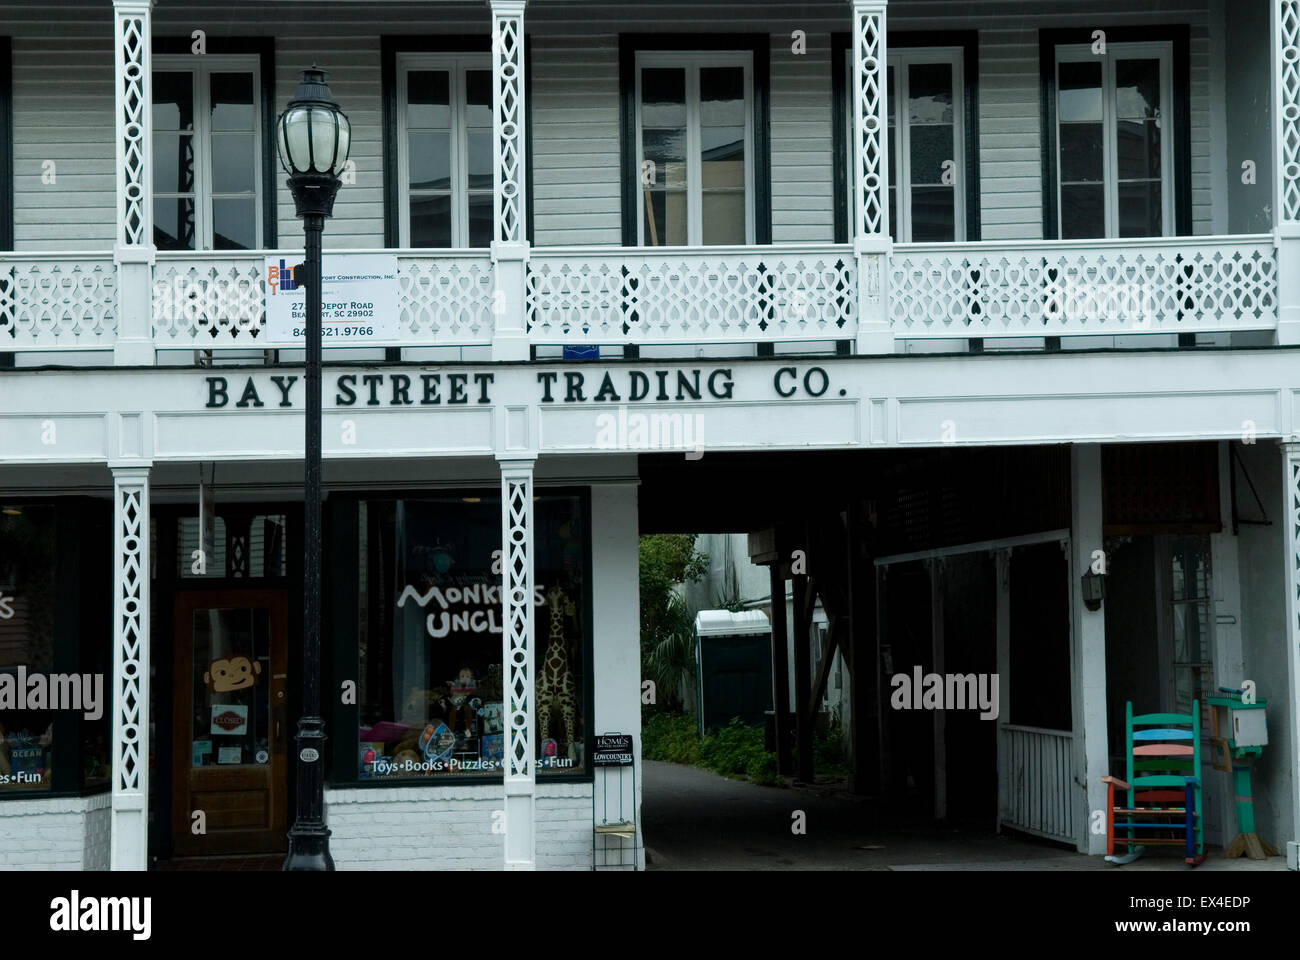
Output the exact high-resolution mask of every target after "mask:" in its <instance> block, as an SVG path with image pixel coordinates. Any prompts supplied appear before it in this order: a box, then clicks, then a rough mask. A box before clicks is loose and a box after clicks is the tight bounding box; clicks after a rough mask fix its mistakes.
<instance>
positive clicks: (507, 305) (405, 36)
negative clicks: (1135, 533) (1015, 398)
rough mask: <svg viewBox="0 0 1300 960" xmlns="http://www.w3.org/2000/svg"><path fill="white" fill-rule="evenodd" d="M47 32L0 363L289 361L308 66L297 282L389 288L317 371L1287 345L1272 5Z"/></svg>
mask: <svg viewBox="0 0 1300 960" xmlns="http://www.w3.org/2000/svg"><path fill="white" fill-rule="evenodd" d="M56 6H57V7H59V8H60V10H61V11H62V15H61V16H59V17H53V18H45V19H42V22H41V23H40V24H39V25H38V24H36V23H35V21H33V20H30V19H24V18H23V17H21V16H18V14H17V13H16V12H15V13H14V14H13V15H12V16H10V17H8V19H7V21H6V23H7V24H8V26H7V28H6V29H7V30H8V32H9V35H10V36H9V46H10V51H11V54H10V55H11V59H12V70H11V73H12V78H11V80H10V83H9V90H8V91H7V92H8V94H9V100H10V102H11V109H10V110H9V111H8V112H7V118H8V124H9V126H10V129H9V131H8V134H9V137H10V139H11V141H12V143H13V147H14V149H13V154H14V161H13V169H12V171H11V173H10V179H11V180H12V185H13V190H12V199H11V202H10V204H9V211H8V212H9V217H8V219H9V220H10V223H9V224H7V225H5V224H3V223H0V234H2V233H3V232H4V231H3V228H4V227H5V226H8V228H9V231H10V233H11V242H10V243H9V244H7V245H8V246H9V247H10V248H11V250H10V252H7V253H3V254H0V364H4V363H8V364H9V365H16V366H33V365H43V364H60V363H72V364H82V363H90V364H104V363H113V362H116V363H118V364H126V365H141V364H145V365H149V364H154V363H160V364H171V363H180V364H190V363H194V362H196V354H195V351H205V352H207V351H211V356H213V357H218V358H219V357H229V358H232V359H240V360H243V361H245V362H246V361H247V359H248V358H249V357H252V356H260V355H261V354H260V351H267V350H276V351H281V352H282V356H281V358H282V359H292V358H293V356H294V355H295V354H294V353H293V351H296V350H297V349H298V347H299V342H298V341H295V339H294V338H293V337H289V336H283V335H277V334H273V333H272V332H271V329H270V327H269V326H268V323H267V300H268V296H270V295H271V294H270V292H269V287H268V280H267V275H266V266H267V264H268V263H269V262H278V261H280V260H283V261H285V262H286V263H293V262H295V260H296V259H300V258H301V253H300V248H299V249H298V250H295V249H294V246H295V244H296V243H297V241H298V238H300V237H301V231H300V227H299V225H298V223H297V221H296V220H295V219H294V218H293V204H292V202H291V200H290V198H289V195H288V191H287V189H286V188H285V187H284V186H283V184H282V182H281V181H282V180H283V175H282V174H281V172H280V171H279V169H278V166H277V164H276V162H275V157H274V146H273V144H274V140H273V137H272V135H271V132H270V125H271V124H272V123H273V122H274V118H275V116H276V114H277V113H278V112H279V111H280V110H282V109H283V105H284V103H285V102H287V100H288V97H289V94H290V92H291V91H292V88H293V85H294V83H295V82H296V79H297V74H298V71H299V70H300V69H302V68H304V67H307V66H310V65H311V63H312V62H313V61H315V62H319V63H320V64H321V65H322V66H324V67H326V68H327V69H329V70H330V78H331V86H332V88H333V90H334V93H335V96H336V97H337V98H338V100H339V102H340V104H341V106H342V107H343V109H344V110H345V111H346V112H347V113H348V114H349V116H350V117H351V120H352V125H353V131H354V136H353V142H352V153H351V156H352V162H351V163H350V165H349V168H348V170H347V172H346V173H345V176H344V185H343V188H342V190H341V191H340V194H339V199H338V202H337V205H336V207H335V216H334V218H333V219H332V220H331V221H329V223H328V224H327V228H326V254H327V256H328V255H330V254H345V253H346V254H354V255H355V254H366V253H383V254H387V255H391V256H393V257H395V261H396V278H395V281H394V282H395V294H394V302H395V305H396V307H395V309H396V313H397V317H396V323H395V324H394V325H392V326H391V328H390V331H392V332H390V334H389V335H385V336H383V337H370V338H368V339H366V340H364V341H358V342H356V343H353V344H349V345H348V346H347V347H345V348H342V349H340V350H338V351H336V352H333V356H335V357H337V358H339V359H366V358H371V359H390V360H393V359H409V360H425V359H428V360H437V359H466V360H491V359H527V358H528V357H529V356H537V357H559V356H561V355H566V356H580V355H584V354H583V351H584V350H585V351H589V352H588V353H587V354H585V355H595V354H594V353H591V352H590V351H599V352H600V355H618V354H620V353H625V352H628V351H632V352H634V353H638V352H639V353H640V355H642V356H691V355H701V354H705V355H715V356H746V355H749V356H753V355H763V354H766V353H778V354H779V353H783V352H807V351H826V352H830V351H836V352H855V353H862V354H883V353H900V352H937V351H951V352H966V351H970V350H981V349H983V350H994V349H1015V350H1025V349H1047V350H1054V349H1075V348H1082V349H1090V348H1123V347H1144V346H1165V347H1175V346H1184V347H1191V346H1197V345H1218V346H1235V345H1249V346H1258V345H1267V344H1279V345H1287V344H1292V343H1296V342H1300V321H1297V320H1295V319H1293V318H1294V317H1296V316H1297V314H1300V290H1298V289H1295V288H1296V287H1300V224H1298V223H1297V220H1298V218H1300V0H1257V2H1253V3H1248V4H1244V5H1242V6H1241V9H1240V10H1238V8H1234V10H1233V12H1232V14H1231V16H1228V15H1226V14H1225V11H1224V7H1223V4H1221V3H1217V2H1214V0H1193V2H1190V3H1189V4H1187V5H1185V6H1186V9H1185V10H1184V9H1182V8H1180V11H1181V12H1180V13H1179V14H1178V15H1177V16H1175V15H1173V14H1170V13H1168V12H1163V13H1162V12H1160V11H1158V10H1154V9H1153V10H1151V11H1146V10H1142V9H1130V10H1125V11H1122V12H1116V13H1115V14H1113V15H1112V16H1109V17H1108V18H1105V19H1106V22H1105V23H1099V24H1094V20H1096V19H1097V18H1096V15H1095V13H1094V11H1093V9H1092V8H1091V6H1090V5H1088V4H1085V3H1082V2H1076V0H1063V2H1061V3H1059V4H1055V5H1053V7H1052V8H1051V10H1050V12H1043V11H1042V9H1041V7H1040V6H1039V5H1034V4H1025V5H1024V10H1023V11H1022V13H1020V14H1017V15H1016V16H1010V15H1008V14H1007V12H1006V9H1005V8H1006V4H1005V3H992V2H985V0H972V2H969V3H960V4H957V3H954V4H950V5H948V7H949V8H950V9H949V10H948V11H947V12H945V11H943V10H940V9H939V8H937V7H936V5H935V4H933V3H920V2H912V0H891V2H889V3H888V4H886V3H883V2H879V3H878V2H863V0H859V2H856V3H853V2H847V0H844V2H827V3H822V4H815V5H804V6H803V7H800V8H799V10H798V11H791V10H790V9H788V8H786V7H782V6H780V5H776V4H772V5H767V4H759V5H758V6H757V7H755V6H754V5H753V4H738V3H713V4H702V5H697V6H696V7H693V8H692V13H691V14H690V15H689V16H688V17H687V18H686V19H685V20H681V21H674V22H673V23H672V24H671V25H667V24H665V23H663V22H661V20H660V19H659V17H658V16H657V14H658V13H665V12H670V11H675V12H676V14H680V11H681V8H680V7H679V6H670V5H665V4H660V3H656V2H650V3H647V4H645V5H638V7H637V10H636V11H635V12H632V11H630V10H629V9H628V8H627V7H626V6H625V5H620V4H606V5H600V4H573V3H563V2H549V0H532V2H530V3H528V4H524V3H521V2H507V0H494V2H492V3H488V4H481V5H480V4H474V5H469V4H455V3H441V2H429V3H383V2H377V3H360V2H356V3H329V4H323V3H307V2H302V3H292V2H291V3H280V4H252V3H238V2H237V3H233V4H230V5H228V6H226V7H223V8H222V13H221V15H220V16H217V14H216V10H215V8H211V7H206V6H203V5H197V4H190V3H172V2H167V0H158V2H157V3H155V4H152V5H151V4H149V3H147V2H133V0H118V2H117V3H112V2H110V0H102V2H90V0H87V2H76V3H74V2H69V3H65V4H61V5H57V4H56ZM940 6H942V5H940ZM1137 6H1140V5H1137ZM17 9H18V8H11V10H15V11H16V10H17ZM936 11H938V12H936ZM0 92H3V91H0ZM3 115H4V112H3V111H0V116H3ZM0 166H2V165H0ZM2 175H3V170H2V169H0V176H2ZM0 212H2V211H0ZM0 239H3V237H0ZM283 352H287V353H283ZM330 356H331V354H330V353H327V358H328V357H330Z"/></svg>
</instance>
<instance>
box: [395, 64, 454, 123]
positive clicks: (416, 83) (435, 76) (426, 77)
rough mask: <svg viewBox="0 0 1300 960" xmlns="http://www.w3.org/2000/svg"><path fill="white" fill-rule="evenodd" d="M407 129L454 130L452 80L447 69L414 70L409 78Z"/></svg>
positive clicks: (407, 88)
mask: <svg viewBox="0 0 1300 960" xmlns="http://www.w3.org/2000/svg"><path fill="white" fill-rule="evenodd" d="M406 126H407V127H408V128H409V129H412V130H417V129H430V128H433V129H442V130H446V129H448V128H450V127H451V94H450V77H449V75H448V73H447V71H446V70H412V71H411V72H410V73H408V74H407V75H406Z"/></svg>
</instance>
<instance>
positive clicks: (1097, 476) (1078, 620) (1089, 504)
mask: <svg viewBox="0 0 1300 960" xmlns="http://www.w3.org/2000/svg"><path fill="white" fill-rule="evenodd" d="M1101 493H1102V487H1101V447H1100V446H1098V445H1097V444H1095V443H1085V444H1080V443H1076V444H1074V445H1073V446H1072V447H1071V448H1070V563H1069V565H1068V566H1069V577H1070V583H1069V589H1070V658H1071V669H1070V702H1071V708H1072V712H1073V715H1074V720H1073V729H1074V771H1075V780H1076V786H1075V791H1076V792H1075V798H1076V800H1075V823H1074V829H1075V837H1076V839H1077V840H1078V847H1079V851H1080V852H1081V853H1092V854H1104V853H1105V852H1106V837H1105V835H1104V834H1094V833H1092V831H1091V830H1090V829H1089V827H1090V817H1091V814H1092V811H1094V810H1104V809H1105V808H1106V785H1105V784H1103V783H1102V782H1101V778H1102V777H1104V776H1106V775H1107V774H1109V773H1110V772H1111V771H1110V770H1109V769H1107V768H1108V765H1109V762H1110V761H1109V759H1108V755H1109V750H1108V744H1107V740H1106V608H1105V603H1104V601H1103V605H1102V608H1101V609H1100V610H1095V611H1094V610H1089V609H1088V608H1087V607H1085V606H1084V605H1083V587H1082V583H1081V580H1080V578H1081V577H1082V576H1083V575H1084V574H1085V573H1087V572H1088V569H1089V567H1091V565H1092V560H1093V551H1095V550H1101V549H1103V539H1102V529H1101V502H1102V501H1101ZM1079 784H1082V785H1083V786H1079Z"/></svg>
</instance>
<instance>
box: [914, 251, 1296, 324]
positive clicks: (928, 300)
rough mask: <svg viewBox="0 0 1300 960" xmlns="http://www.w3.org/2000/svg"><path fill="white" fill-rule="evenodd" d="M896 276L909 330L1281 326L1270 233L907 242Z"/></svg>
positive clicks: (1275, 261)
mask: <svg viewBox="0 0 1300 960" xmlns="http://www.w3.org/2000/svg"><path fill="white" fill-rule="evenodd" d="M889 278H890V290H889V296H890V302H889V315H890V320H891V322H892V324H893V328H894V335H895V336H896V337H901V338H904V339H910V338H923V337H1042V336H1060V335H1066V336H1071V335H1088V334H1127V333H1191V332H1197V331H1199V332H1215V331H1232V330H1272V329H1275V328H1276V327H1277V304H1278V295H1277V255H1276V250H1275V248H1274V246H1273V239H1272V237H1270V236H1267V235H1261V236H1241V237H1169V238H1164V237H1162V238H1156V239H1142V240H1088V241H1073V240H1067V241H1059V240H1047V241H1015V242H1009V241H1007V242H1004V241H984V242H980V243H956V244H953V243H948V244H898V245H897V246H895V247H894V252H893V256H892V258H891V262H890V269H889Z"/></svg>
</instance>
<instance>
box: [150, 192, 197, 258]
mask: <svg viewBox="0 0 1300 960" xmlns="http://www.w3.org/2000/svg"><path fill="white" fill-rule="evenodd" d="M153 242H154V246H156V247H157V248H158V249H159V250H193V249H194V201H193V200H191V199H188V198H186V197H181V198H179V199H166V198H162V199H159V198H155V199H154V202H153Z"/></svg>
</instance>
